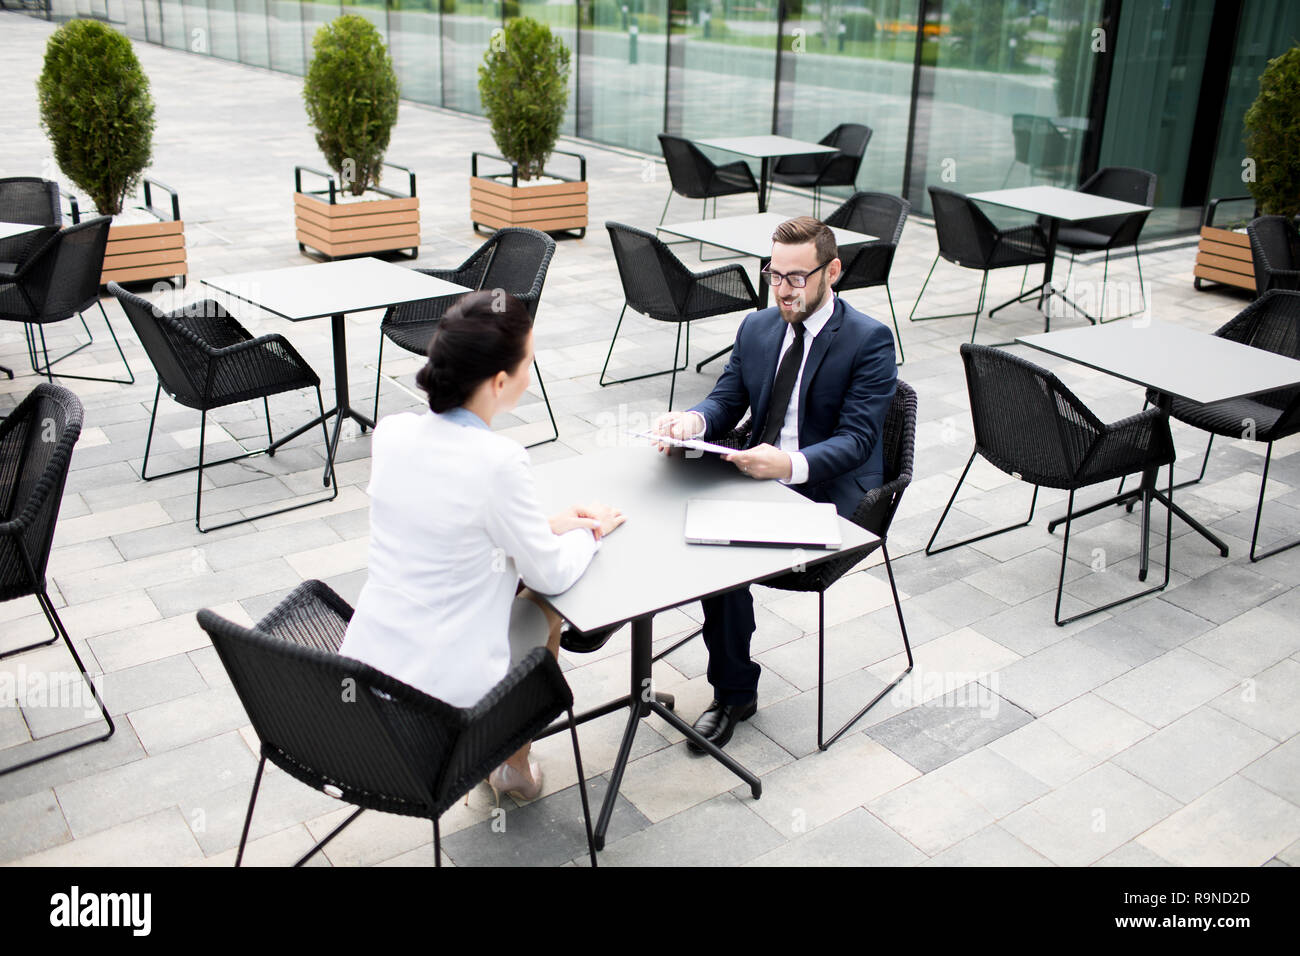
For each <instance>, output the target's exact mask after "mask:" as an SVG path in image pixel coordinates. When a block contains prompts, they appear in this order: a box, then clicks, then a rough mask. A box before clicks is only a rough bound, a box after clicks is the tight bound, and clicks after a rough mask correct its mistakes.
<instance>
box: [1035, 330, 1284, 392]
mask: <svg viewBox="0 0 1300 956" xmlns="http://www.w3.org/2000/svg"><path fill="white" fill-rule="evenodd" d="M1016 341H1017V342H1019V343H1021V344H1022V345H1028V346H1029V347H1030V348H1035V349H1039V350H1041V351H1043V352H1048V353H1050V354H1052V355H1055V356H1058V357H1060V358H1063V359H1069V360H1070V361H1072V362H1078V363H1079V364H1080V365H1086V366H1087V367H1088V368H1093V369H1096V370H1098V371H1100V372H1106V373H1108V374H1110V375H1114V376H1116V377H1117V378H1122V379H1124V380H1126V381H1129V382H1133V383H1134V384H1135V385H1145V386H1147V387H1148V388H1154V389H1156V390H1157V391H1160V392H1164V393H1166V394H1168V395H1173V396H1175V397H1178V398H1184V399H1187V400H1189V401H1193V402H1200V403H1209V402H1218V401H1223V400H1225V399H1230V398H1246V397H1249V396H1251V395H1260V394H1262V393H1264V392H1271V391H1273V390H1274V389H1278V388H1287V387H1288V386H1294V385H1300V362H1298V361H1296V360H1295V359H1291V358H1287V357H1285V356H1282V355H1277V354H1274V353H1273V352H1269V351H1266V350H1264V349H1257V348H1253V347H1251V346H1249V345H1242V344H1241V343H1240V342H1232V341H1229V340H1228V339H1224V338H1220V337H1219V336H1217V335H1209V334H1207V333H1205V332H1195V331H1192V330H1191V329H1186V328H1183V327H1182V326H1180V325H1173V324H1172V323H1168V322H1155V321H1147V322H1142V321H1132V320H1121V321H1118V322H1111V323H1108V324H1106V325H1099V326H1086V327H1084V328H1080V329H1066V330H1063V331H1060V332H1040V333H1038V334H1037V335H1022V336H1020V337H1018V338H1017V339H1016Z"/></svg>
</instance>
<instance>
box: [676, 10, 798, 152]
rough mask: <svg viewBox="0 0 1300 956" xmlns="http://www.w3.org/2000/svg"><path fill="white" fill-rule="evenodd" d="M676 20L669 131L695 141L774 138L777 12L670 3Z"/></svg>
mask: <svg viewBox="0 0 1300 956" xmlns="http://www.w3.org/2000/svg"><path fill="white" fill-rule="evenodd" d="M671 19H672V35H671V40H670V50H669V59H670V66H669V71H668V129H669V131H670V132H677V133H679V134H680V135H682V136H685V137H688V138H690V139H706V138H710V137H716V136H754V135H762V134H765V133H770V132H771V131H772V105H773V100H772V97H773V93H774V91H775V89H776V45H777V43H776V40H777V32H778V29H779V25H778V21H777V5H776V4H775V3H762V2H755V0H744V2H739V0H718V2H711V0H705V2H696V0H672V13H671ZM731 158H732V159H734V158H735V157H734V156H733V157H731Z"/></svg>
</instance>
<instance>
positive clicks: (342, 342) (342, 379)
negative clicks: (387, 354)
mask: <svg viewBox="0 0 1300 956" xmlns="http://www.w3.org/2000/svg"><path fill="white" fill-rule="evenodd" d="M330 334H331V336H332V338H333V341H334V407H333V408H331V409H330V410H329V411H327V412H326V413H325V415H324V417H323V418H313V419H312V420H311V421H309V422H308V423H307V424H305V425H302V426H300V427H299V428H296V429H294V430H293V431H291V432H290V433H289V434H287V435H284V436H283V437H281V438H280V439H278V440H277V441H276V442H275V443H274V444H272V445H271V446H270V447H271V448H272V449H275V448H279V447H280V446H281V445H283V444H285V443H286V442H290V441H293V439H295V438H297V437H298V436H299V435H301V434H303V433H305V432H306V431H308V430H309V429H312V428H315V427H316V426H317V425H319V424H320V423H321V422H322V421H325V422H328V421H329V420H330V418H334V432H333V434H332V435H331V436H330V443H329V447H328V448H327V449H326V450H325V456H326V457H325V476H324V483H325V484H326V485H328V484H329V483H330V471H331V468H332V466H333V464H334V455H335V454H336V452H337V451H338V447H339V435H340V433H341V432H342V429H343V420H344V419H345V418H351V419H353V420H354V421H356V422H357V423H358V424H359V425H360V426H361V431H362V432H364V431H365V430H366V429H367V428H374V427H375V422H374V420H373V419H372V418H370V417H369V416H367V415H364V414H362V413H361V412H359V411H357V410H356V409H355V408H353V407H352V406H351V404H349V393H348V333H347V328H346V326H344V324H343V315H342V313H340V314H337V315H332V316H330Z"/></svg>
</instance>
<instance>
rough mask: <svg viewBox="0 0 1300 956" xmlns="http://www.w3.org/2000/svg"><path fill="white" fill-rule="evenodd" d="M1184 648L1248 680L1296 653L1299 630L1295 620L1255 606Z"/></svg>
mask: <svg viewBox="0 0 1300 956" xmlns="http://www.w3.org/2000/svg"><path fill="white" fill-rule="evenodd" d="M1186 647H1187V649H1188V650H1190V651H1195V652H1196V653H1197V654H1200V655H1201V656H1202V657H1206V658H1209V659H1210V660H1212V661H1214V662H1215V663H1216V664H1219V665H1221V666H1223V667H1226V668H1227V669H1228V670H1230V671H1232V672H1233V673H1234V674H1237V675H1238V676H1240V677H1252V676H1254V675H1255V674H1258V673H1259V672H1260V671H1262V670H1264V669H1265V668H1267V667H1269V666H1270V665H1272V664H1276V663H1277V662H1278V661H1280V660H1282V659H1284V658H1285V657H1287V656H1288V655H1290V654H1294V653H1295V652H1296V651H1297V650H1300V627H1297V626H1296V620H1295V618H1292V617H1283V616H1281V615H1278V614H1274V613H1273V612H1272V611H1269V610H1267V609H1266V608H1262V607H1257V608H1252V609H1251V610H1249V611H1247V612H1245V613H1244V614H1239V615H1238V616H1237V617H1234V618H1233V619H1232V620H1230V621H1228V622H1227V623H1225V624H1221V625H1219V626H1218V627H1216V628H1215V629H1214V630H1212V631H1209V632H1207V633H1205V634H1202V635H1201V636H1200V637H1197V638H1195V639H1193V640H1191V641H1188V642H1187V645H1186Z"/></svg>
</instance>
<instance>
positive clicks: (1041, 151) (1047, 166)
mask: <svg viewBox="0 0 1300 956" xmlns="http://www.w3.org/2000/svg"><path fill="white" fill-rule="evenodd" d="M1011 139H1012V148H1013V149H1014V150H1015V154H1014V157H1013V158H1012V160H1011V165H1010V166H1008V167H1007V174H1006V175H1005V176H1003V177H1002V185H1003V186H1006V184H1007V183H1008V182H1010V180H1011V171H1012V170H1013V169H1015V168H1016V164H1017V163H1020V164H1022V165H1024V166H1028V167H1029V181H1030V182H1031V183H1032V182H1033V181H1034V177H1035V176H1045V177H1046V178H1047V179H1048V180H1049V181H1051V182H1055V181H1056V180H1058V179H1061V178H1062V177H1064V176H1069V175H1070V174H1071V173H1072V169H1071V167H1070V166H1069V162H1068V161H1069V153H1070V141H1069V140H1068V139H1067V138H1066V136H1065V134H1064V133H1062V132H1061V131H1060V130H1059V129H1057V126H1056V124H1055V123H1053V122H1052V121H1051V120H1050V119H1048V118H1047V117H1046V116H1034V115H1032V114H1029V113H1015V114H1013V115H1012V117H1011ZM1071 178H1073V177H1071Z"/></svg>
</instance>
